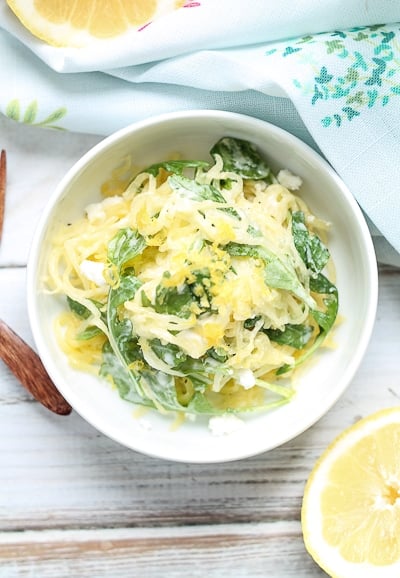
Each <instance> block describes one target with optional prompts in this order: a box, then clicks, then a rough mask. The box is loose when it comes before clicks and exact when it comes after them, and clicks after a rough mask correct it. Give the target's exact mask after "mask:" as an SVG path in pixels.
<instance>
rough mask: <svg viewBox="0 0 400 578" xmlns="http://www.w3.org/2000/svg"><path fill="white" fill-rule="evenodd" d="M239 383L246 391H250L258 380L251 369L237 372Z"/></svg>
mask: <svg viewBox="0 0 400 578" xmlns="http://www.w3.org/2000/svg"><path fill="white" fill-rule="evenodd" d="M237 377H238V379H237V381H238V383H239V384H240V385H241V386H242V387H244V389H250V388H251V387H254V386H255V384H256V378H255V375H254V373H253V372H252V371H251V369H239V370H238V372H237Z"/></svg>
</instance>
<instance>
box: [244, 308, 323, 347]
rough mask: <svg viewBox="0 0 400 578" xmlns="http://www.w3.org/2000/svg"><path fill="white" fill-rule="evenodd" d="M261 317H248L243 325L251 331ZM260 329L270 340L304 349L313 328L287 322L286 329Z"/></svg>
mask: <svg viewBox="0 0 400 578" xmlns="http://www.w3.org/2000/svg"><path fill="white" fill-rule="evenodd" d="M260 319H261V317H260V315H257V316H256V317H253V318H251V319H246V321H244V322H243V327H244V328H245V329H249V330H250V331H251V330H252V329H254V327H255V325H256V323H257V321H259V320H260ZM260 331H262V332H263V333H265V334H266V335H268V337H269V338H270V340H271V341H274V342H275V343H279V344H280V345H290V347H294V348H295V349H303V347H305V346H306V345H307V343H308V342H309V340H310V338H311V335H312V333H313V328H312V327H311V326H310V325H302V324H293V323H287V324H286V325H285V328H284V329H272V328H270V327H268V328H266V327H262V328H261V330H260Z"/></svg>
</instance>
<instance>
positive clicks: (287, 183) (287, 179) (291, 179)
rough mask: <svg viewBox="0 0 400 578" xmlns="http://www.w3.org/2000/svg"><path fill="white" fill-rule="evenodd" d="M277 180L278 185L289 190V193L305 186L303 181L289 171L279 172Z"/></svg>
mask: <svg viewBox="0 0 400 578" xmlns="http://www.w3.org/2000/svg"><path fill="white" fill-rule="evenodd" d="M277 179H278V183H279V184H280V185H282V187H285V188H286V189H289V191H297V190H298V189H299V188H300V187H301V185H302V184H303V181H302V179H301V178H300V177H298V176H297V175H294V174H293V173H291V172H290V171H289V170H288V169H282V170H281V171H279V173H278V175H277Z"/></svg>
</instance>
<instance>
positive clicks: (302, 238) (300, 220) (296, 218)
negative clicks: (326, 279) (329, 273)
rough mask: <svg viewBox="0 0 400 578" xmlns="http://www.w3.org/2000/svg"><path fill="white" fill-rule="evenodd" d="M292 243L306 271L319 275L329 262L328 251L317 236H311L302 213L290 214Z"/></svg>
mask: <svg viewBox="0 0 400 578" xmlns="http://www.w3.org/2000/svg"><path fill="white" fill-rule="evenodd" d="M292 235H293V242H294V245H295V247H296V249H297V252H298V253H299V255H300V257H301V259H302V261H303V262H304V263H305V265H306V267H307V269H309V270H310V271H312V272H313V273H320V272H321V271H322V269H323V268H324V267H325V265H326V264H327V262H328V261H329V257H330V254H329V251H328V249H327V248H326V247H325V245H324V244H323V243H322V241H321V239H320V238H319V237H318V236H317V235H311V233H310V232H309V230H308V229H307V227H306V223H305V216H304V213H303V211H295V212H293V213H292Z"/></svg>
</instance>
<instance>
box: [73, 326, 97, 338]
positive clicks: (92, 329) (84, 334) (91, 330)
mask: <svg viewBox="0 0 400 578" xmlns="http://www.w3.org/2000/svg"><path fill="white" fill-rule="evenodd" d="M101 333H103V332H102V330H101V329H100V327H97V326H96V325H89V326H88V327H86V329H84V330H83V331H81V332H80V333H78V335H77V339H78V341H89V339H93V337H96V336H97V335H100V334H101Z"/></svg>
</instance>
